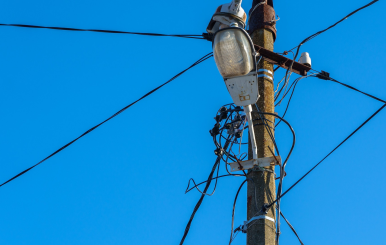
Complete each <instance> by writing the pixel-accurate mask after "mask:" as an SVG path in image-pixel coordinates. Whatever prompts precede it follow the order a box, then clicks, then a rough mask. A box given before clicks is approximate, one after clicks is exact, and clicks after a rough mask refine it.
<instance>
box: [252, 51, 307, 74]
mask: <svg viewBox="0 0 386 245" xmlns="http://www.w3.org/2000/svg"><path fill="white" fill-rule="evenodd" d="M254 46H255V50H256V52H258V53H260V55H261V56H263V58H264V59H265V60H267V61H268V62H271V63H272V64H276V65H278V66H280V67H282V68H285V69H288V67H290V66H291V63H292V60H291V59H288V58H287V57H284V56H282V55H280V54H278V53H275V52H272V51H271V50H268V49H265V48H263V47H261V46H259V45H256V44H255V45H254ZM309 70H311V67H309V66H306V65H303V64H300V63H299V62H296V61H295V62H294V63H293V66H292V72H295V73H297V74H299V75H301V76H306V75H307V72H308V71H309Z"/></svg>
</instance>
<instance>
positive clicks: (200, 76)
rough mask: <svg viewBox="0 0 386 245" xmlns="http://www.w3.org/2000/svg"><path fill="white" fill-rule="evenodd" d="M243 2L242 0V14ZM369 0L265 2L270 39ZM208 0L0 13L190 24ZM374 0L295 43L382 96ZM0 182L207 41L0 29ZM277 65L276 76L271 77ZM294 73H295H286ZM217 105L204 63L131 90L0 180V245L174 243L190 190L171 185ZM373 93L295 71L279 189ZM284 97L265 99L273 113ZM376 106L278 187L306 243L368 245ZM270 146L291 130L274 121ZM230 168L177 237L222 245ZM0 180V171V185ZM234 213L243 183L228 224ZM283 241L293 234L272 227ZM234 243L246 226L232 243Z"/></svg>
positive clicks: (3, 6) (240, 217) (187, 30)
mask: <svg viewBox="0 0 386 245" xmlns="http://www.w3.org/2000/svg"><path fill="white" fill-rule="evenodd" d="M251 2H252V1H251V0H248V1H244V2H243V7H244V8H245V9H246V10H247V11H248V10H249V9H250V7H251V4H252V3H251ZM367 2H368V0H352V1H348V0H342V1H334V2H320V1H306V0H299V1H296V2H293V1H292V2H291V1H275V3H274V4H275V9H276V12H277V14H278V15H279V16H280V18H281V19H280V21H279V22H278V24H277V28H278V38H277V41H276V44H275V50H276V51H277V52H282V51H284V50H288V49H290V48H292V47H294V46H296V45H297V44H298V43H299V42H300V41H301V40H303V39H304V38H305V37H307V36H309V35H311V34H313V33H315V32H316V31H319V30H321V29H323V28H325V27H327V26H328V25H330V24H332V23H334V22H335V21H337V20H339V19H340V18H342V17H343V16H344V15H345V14H348V13H349V12H351V11H353V10H354V9H356V8H358V7H360V6H362V5H364V4H366V3H367ZM223 3H224V2H222V1H204V2H194V1H177V0H171V1H168V2H164V1H148V2H144V1H123V0H111V1H91V0H77V1H75V0H69V1H48V0H36V1H25V0H13V1H2V2H1V3H0V16H1V17H0V23H21V24H35V25H51V26H65V27H77V28H99V29H113V30H125V31H138V32H158V33H171V34H174V33H176V34H201V33H202V32H204V31H205V28H206V26H207V23H208V21H209V20H210V18H211V16H212V14H213V13H214V11H215V10H216V7H217V6H218V5H220V4H223ZM385 9H386V3H385V2H384V1H380V2H378V3H376V4H375V5H373V6H372V7H370V8H368V9H366V10H364V11H362V12H360V13H358V14H357V15H355V16H353V17H351V18H349V19H348V20H347V21H345V22H344V23H342V24H340V25H339V26H338V27H336V28H334V29H332V30H330V31H328V32H327V33H325V34H323V35H321V36H319V37H317V38H315V39H314V40H312V41H311V42H309V43H307V44H306V45H304V47H303V48H302V51H308V52H309V53H310V55H311V58H312V61H313V67H314V68H315V69H317V70H326V71H328V72H330V73H331V76H332V77H334V78H335V79H337V80H340V81H342V82H345V83H348V84H350V85H352V86H355V87H357V88H359V89H362V90H364V91H366V92H368V93H371V94H374V95H376V96H379V97H381V98H383V99H386V89H385V88H386V85H385V79H384V73H383V72H384V62H385V57H386V51H385V48H384V47H385V46H384V45H385V42H386V33H385V32H384V25H385V19H384V10H385ZM0 40H1V46H0V81H1V82H0V104H1V106H0V114H1V116H2V119H1V121H0V149H1V154H0V156H1V158H0V159H1V160H0V161H1V165H0V166H1V171H0V180H6V179H8V178H10V177H12V176H13V175H14V174H16V173H18V172H20V171H22V170H24V169H26V168H27V167H29V166H31V165H33V164H35V163H37V162H38V161H40V160H41V159H43V158H44V157H46V156H47V155H49V154H50V153H52V152H53V151H55V150H56V149H57V148H59V147H61V146H62V145H64V144H65V143H67V142H69V141H70V140H72V139H73V138H75V137H77V136H78V135H79V134H81V133H83V132H84V131H86V130H87V129H88V128H90V127H92V126H94V125H95V124H97V123H99V122H100V121H102V120H104V119H105V118H107V117H108V116H110V115H111V114H113V113H115V112H116V111H117V110H119V109H120V108H122V107H124V106H125V105H127V104H129V103H131V102H132V101H134V100H136V99H137V98H139V97H140V96H142V95H143V94H144V93H146V92H148V91H149V90H151V89H152V88H154V87H156V86H158V85H159V84H161V83H163V82H165V81H166V80H168V79H169V78H171V77H172V76H174V75H175V74H177V73H178V72H180V71H181V70H183V69H185V68H186V67H188V66H189V65H190V64H192V63H193V62H195V61H196V60H197V59H199V58H200V57H202V56H203V55H205V54H207V53H209V52H210V51H211V43H210V42H207V41H202V40H188V39H178V38H159V37H142V36H129V35H119V34H102V33H81V32H65V31H55V30H35V29H24V28H14V27H0ZM282 76H283V71H280V72H277V73H276V74H275V79H276V81H278V80H279V79H281V77H282ZM295 77H296V76H294V77H293V79H294V78H295ZM230 102H231V98H230V96H229V95H228V93H227V91H226V89H225V86H224V84H223V81H222V78H221V76H220V75H219V73H218V71H217V69H216V66H215V63H214V60H213V59H211V60H208V61H206V62H205V63H203V64H201V65H200V66H198V67H196V68H194V69H193V70H191V71H189V72H188V73H186V74H184V75H183V76H182V77H180V78H179V79H177V80H175V81H174V82H173V83H171V84H169V85H168V86H167V87H164V88H162V90H160V91H158V92H157V93H155V94H153V95H151V97H148V98H147V99H146V100H144V101H141V102H140V103H138V104H137V105H135V106H134V107H132V108H131V109H130V110H128V111H126V112H125V113H123V114H121V115H120V116H119V117H117V118H115V119H114V120H112V121H110V122H109V123H107V124H106V125H104V126H103V127H101V128H99V129H97V130H96V131H94V132H93V133H92V134H90V135H88V136H87V137H85V138H83V139H82V140H80V141H79V142H77V143H76V144H74V145H73V146H71V147H70V148H68V149H66V150H65V151H63V152H61V153H60V154H58V155H57V156H55V157H54V158H52V159H51V160H49V161H47V162H45V163H44V164H42V165H41V166H39V167H38V168H36V169H34V170H33V171H31V172H29V173H28V174H26V175H24V176H22V177H21V178H19V179H17V180H15V181H13V182H11V183H10V184H8V185H6V186H4V187H2V188H0V199H1V208H0V210H1V211H0V220H1V223H2V225H1V229H0V230H1V233H0V243H1V244H2V245H23V244H26V245H27V244H28V245H30V244H39V245H45V244H47V245H48V244H55V245H65V244H66V245H67V244H71V245H77V244H79V245H81V244H82V245H84V244H117V245H118V244H138V245H148V244H171V245H172V244H173V245H175V244H177V243H179V241H180V238H181V236H182V234H183V231H184V229H185V225H186V223H187V221H188V219H189V217H190V214H191V211H192V209H193V207H194V205H195V203H196V201H197V200H198V198H199V194H198V193H195V192H192V193H189V194H187V195H185V194H184V191H185V188H186V186H187V182H188V180H189V178H190V177H194V178H195V179H196V180H198V181H201V180H204V179H206V178H207V175H208V173H209V171H210V169H211V167H212V164H213V162H214V160H215V155H214V154H213V150H214V149H215V146H214V145H213V142H212V139H211V137H210V135H209V133H208V130H209V129H210V128H211V127H212V126H213V124H214V122H215V121H214V120H213V117H214V115H215V113H216V111H217V109H218V108H219V107H220V106H222V105H223V104H227V103H230ZM380 106H381V103H379V102H377V101H374V100H372V99H370V98H368V97H366V96H364V95H361V94H358V93H355V92H353V91H350V90H348V89H346V88H344V87H342V86H339V85H336V84H334V83H331V82H328V81H322V80H317V79H306V80H302V81H301V82H300V83H299V85H298V87H297V91H296V92H295V95H294V98H293V102H292V106H291V107H290V110H289V112H288V115H287V120H288V121H289V122H290V123H291V124H292V126H293V127H294V129H295V131H296V134H297V145H296V148H295V151H294V153H293V156H292V158H291V160H290V162H289V163H288V167H287V173H288V175H287V178H286V179H285V183H284V189H286V188H288V187H289V186H290V185H291V184H292V183H294V182H295V181H296V180H297V179H298V178H299V177H300V176H302V175H303V174H304V173H305V172H306V171H307V170H308V169H310V168H311V167H312V166H313V165H314V164H315V163H317V162H318V161H319V160H320V159H321V158H323V157H324V156H325V155H326V154H327V153H328V152H329V151H330V150H332V149H333V148H334V147H335V146H336V145H337V144H338V143H339V142H340V141H341V140H343V139H344V138H345V137H346V136H347V135H348V134H349V133H350V132H351V131H353V130H354V129H355V128H356V127H357V126H359V125H360V124H361V123H362V122H363V121H364V120H366V119H367V117H368V116H370V115H371V114H372V113H374V112H375V111H376V110H377V109H378V108H379V107H380ZM283 109H284V108H277V111H278V112H279V113H282V111H283ZM385 119H386V111H384V112H382V113H380V114H379V115H378V116H377V117H376V118H374V119H373V120H372V121H371V122H370V123H369V124H368V125H366V127H365V128H363V129H362V130H361V131H360V132H359V133H358V134H356V135H355V136H354V137H353V138H352V139H350V140H349V141H348V142H347V143H346V144H345V145H344V146H343V147H342V148H341V149H339V150H338V151H337V152H336V153H334V154H333V155H332V156H331V157H330V158H328V160H326V161H325V162H324V163H323V165H321V166H320V167H319V168H318V169H317V170H316V171H315V172H313V173H312V174H311V175H310V176H309V177H307V178H306V179H305V180H304V181H303V182H302V183H301V184H300V185H299V186H297V187H296V188H295V189H294V190H293V191H291V192H290V193H289V194H288V195H287V196H286V197H285V198H284V199H283V201H282V210H283V212H284V214H285V215H286V216H287V218H288V219H289V220H290V222H291V223H292V224H293V226H294V227H295V228H296V230H297V231H298V233H299V235H300V236H301V238H302V239H303V241H304V242H305V243H306V244H314V245H318V244H323V245H324V244H382V243H383V242H384V236H383V233H384V231H383V227H384V224H383V223H384V222H383V220H384V219H385V218H386V211H384V209H382V206H383V205H384V203H385V201H386V197H385V195H384V186H383V185H384V183H385V177H384V172H385V171H386V165H385V162H384V159H385V157H386V152H385V150H384V149H385V143H386V142H385V137H386V131H385V130H384V125H385V123H384V121H385ZM276 135H277V141H278V144H279V147H280V149H281V152H282V154H283V155H284V154H286V153H287V152H288V150H289V147H290V142H291V135H290V133H289V132H288V130H287V129H286V128H285V127H284V126H283V125H281V126H280V127H279V128H278V130H277V134H276ZM241 181H242V179H238V178H229V179H221V180H220V181H219V186H218V189H217V192H216V194H215V195H214V196H212V197H210V198H206V199H205V200H204V202H203V205H202V207H201V209H200V210H199V212H198V213H197V215H196V218H195V220H194V222H193V225H192V227H191V231H190V234H189V235H188V237H187V239H186V242H185V244H186V245H189V244H227V242H228V239H229V232H230V222H231V211H232V203H233V198H234V195H235V193H236V191H237V189H238V187H239V185H240V183H241ZM1 182H2V181H1ZM245 219H246V191H245V189H243V190H242V192H241V194H240V198H239V201H238V204H237V210H236V220H235V225H236V226H237V225H239V224H242V222H243V221H244V220H245ZM282 232H283V233H282V239H281V243H282V244H298V242H297V240H296V237H295V236H294V235H293V234H292V232H291V231H290V230H289V229H288V227H287V226H286V224H283V225H282ZM241 244H245V235H244V234H241V235H239V236H238V237H237V239H236V241H235V242H234V245H241Z"/></svg>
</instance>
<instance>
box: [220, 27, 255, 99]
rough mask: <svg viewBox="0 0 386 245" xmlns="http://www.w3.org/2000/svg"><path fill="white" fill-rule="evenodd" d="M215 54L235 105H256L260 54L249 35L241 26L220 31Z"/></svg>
mask: <svg viewBox="0 0 386 245" xmlns="http://www.w3.org/2000/svg"><path fill="white" fill-rule="evenodd" d="M213 54H214V58H215V61H216V65H217V68H218V70H219V72H220V74H221V76H222V77H223V78H224V82H225V85H226V87H227V89H228V92H229V94H230V95H231V97H232V99H233V102H234V103H235V104H236V105H238V106H247V105H251V104H254V103H256V101H257V100H258V99H259V88H258V83H257V71H256V67H257V65H256V56H257V53H256V51H255V48H254V46H253V42H252V40H251V38H250V37H249V35H248V33H247V32H246V31H245V30H244V29H241V28H239V27H229V28H224V29H221V30H219V31H217V32H216V33H215V36H214V40H213Z"/></svg>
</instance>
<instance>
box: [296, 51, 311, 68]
mask: <svg viewBox="0 0 386 245" xmlns="http://www.w3.org/2000/svg"><path fill="white" fill-rule="evenodd" d="M299 63H300V64H303V65H306V66H309V67H311V58H310V54H309V53H307V52H304V53H302V55H301V56H300V59H299Z"/></svg>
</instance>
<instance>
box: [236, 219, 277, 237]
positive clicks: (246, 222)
mask: <svg viewBox="0 0 386 245" xmlns="http://www.w3.org/2000/svg"><path fill="white" fill-rule="evenodd" d="M259 219H266V220H269V221H272V222H274V223H275V220H274V219H273V218H271V217H269V216H267V215H259V216H255V217H253V218H251V219H250V220H248V221H244V225H241V226H240V227H238V228H237V229H236V230H235V232H236V231H237V230H241V232H243V233H247V230H248V226H249V224H250V223H251V222H252V221H255V220H259Z"/></svg>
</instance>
